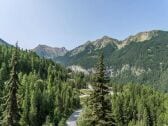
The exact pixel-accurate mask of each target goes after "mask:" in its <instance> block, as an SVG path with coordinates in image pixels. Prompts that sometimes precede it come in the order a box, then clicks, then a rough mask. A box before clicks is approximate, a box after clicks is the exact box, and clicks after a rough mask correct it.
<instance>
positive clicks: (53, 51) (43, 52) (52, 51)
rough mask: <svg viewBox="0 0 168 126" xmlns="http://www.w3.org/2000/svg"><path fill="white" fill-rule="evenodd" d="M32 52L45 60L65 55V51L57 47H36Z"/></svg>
mask: <svg viewBox="0 0 168 126" xmlns="http://www.w3.org/2000/svg"><path fill="white" fill-rule="evenodd" d="M32 51H34V52H36V53H37V54H38V55H39V56H40V57H45V58H47V59H54V58H55V57H58V56H63V55H65V54H66V53H67V50H66V49H65V48H64V47H62V48H57V47H49V46H47V45H38V46H37V47H36V48H34V49H33V50H32Z"/></svg>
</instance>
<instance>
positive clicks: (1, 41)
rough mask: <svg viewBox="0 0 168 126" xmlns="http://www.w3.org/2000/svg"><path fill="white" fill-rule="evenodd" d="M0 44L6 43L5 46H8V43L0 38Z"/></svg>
mask: <svg viewBox="0 0 168 126" xmlns="http://www.w3.org/2000/svg"><path fill="white" fill-rule="evenodd" d="M0 45H7V46H9V45H10V44H8V43H7V42H6V41H4V40H2V39H1V38H0Z"/></svg>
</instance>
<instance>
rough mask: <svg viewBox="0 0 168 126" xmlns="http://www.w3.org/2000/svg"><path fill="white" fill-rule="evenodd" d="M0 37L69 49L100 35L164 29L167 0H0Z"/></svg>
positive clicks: (167, 19)
mask: <svg viewBox="0 0 168 126" xmlns="http://www.w3.org/2000/svg"><path fill="white" fill-rule="evenodd" d="M0 6H1V7H0V38H2V39H4V40H6V41H8V42H9V43H11V44H14V43H15V42H16V41H17V40H18V41H19V45H20V46H21V47H22V48H24V49H25V48H28V49H31V48H34V47H35V46H37V45H38V44H47V45H50V46H54V47H62V46H64V47H66V48H68V49H72V48H74V47H77V46H79V45H81V44H83V43H85V42H86V41H87V40H95V39H97V38H101V37H102V36H104V35H108V36H111V37H113V38H116V39H124V38H126V37H127V36H129V35H131V34H136V33H137V32H141V31H146V30H153V29H161V30H168V0H0Z"/></svg>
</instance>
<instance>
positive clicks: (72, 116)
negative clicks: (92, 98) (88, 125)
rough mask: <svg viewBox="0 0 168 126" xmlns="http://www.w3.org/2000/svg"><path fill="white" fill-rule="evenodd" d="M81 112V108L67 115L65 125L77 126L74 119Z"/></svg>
mask: <svg viewBox="0 0 168 126" xmlns="http://www.w3.org/2000/svg"><path fill="white" fill-rule="evenodd" d="M81 112H82V109H80V110H76V111H75V112H74V113H72V115H71V116H70V117H69V119H68V120H67V122H66V124H67V126H77V125H76V121H77V119H78V117H79V116H80V113H81Z"/></svg>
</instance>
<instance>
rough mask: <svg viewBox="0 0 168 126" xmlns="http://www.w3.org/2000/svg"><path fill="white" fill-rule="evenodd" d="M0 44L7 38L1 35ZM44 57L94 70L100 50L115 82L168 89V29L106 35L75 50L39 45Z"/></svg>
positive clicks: (79, 67) (88, 70) (38, 47)
mask: <svg viewBox="0 0 168 126" xmlns="http://www.w3.org/2000/svg"><path fill="white" fill-rule="evenodd" d="M0 44H7V42H5V41H3V40H1V39H0ZM32 51H34V52H36V53H37V54H38V55H39V56H40V57H44V58H47V59H52V60H54V61H55V62H57V63H60V64H62V65H64V66H66V67H68V68H70V69H73V70H75V71H81V72H84V73H86V74H88V73H89V72H93V71H94V66H95V64H96V63H97V59H98V55H99V54H100V52H103V53H104V60H105V65H106V66H107V67H106V69H107V72H108V74H109V76H110V77H111V81H112V82H113V83H120V84H125V83H140V84H152V85H153V86H155V87H158V88H159V89H162V90H168V78H167V75H168V62H167V61H168V32H167V31H161V30H153V31H146V32H140V33H138V34H136V35H133V36H129V37H128V38H126V39H124V40H117V39H114V38H111V37H108V36H104V37H102V38H100V39H97V40H95V41H87V42H86V43H85V44H83V45H81V46H79V47H76V48H74V49H72V50H69V51H68V50H67V49H65V48H64V47H62V48H57V47H49V46H47V45H38V46H37V47H36V48H34V49H32Z"/></svg>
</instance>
